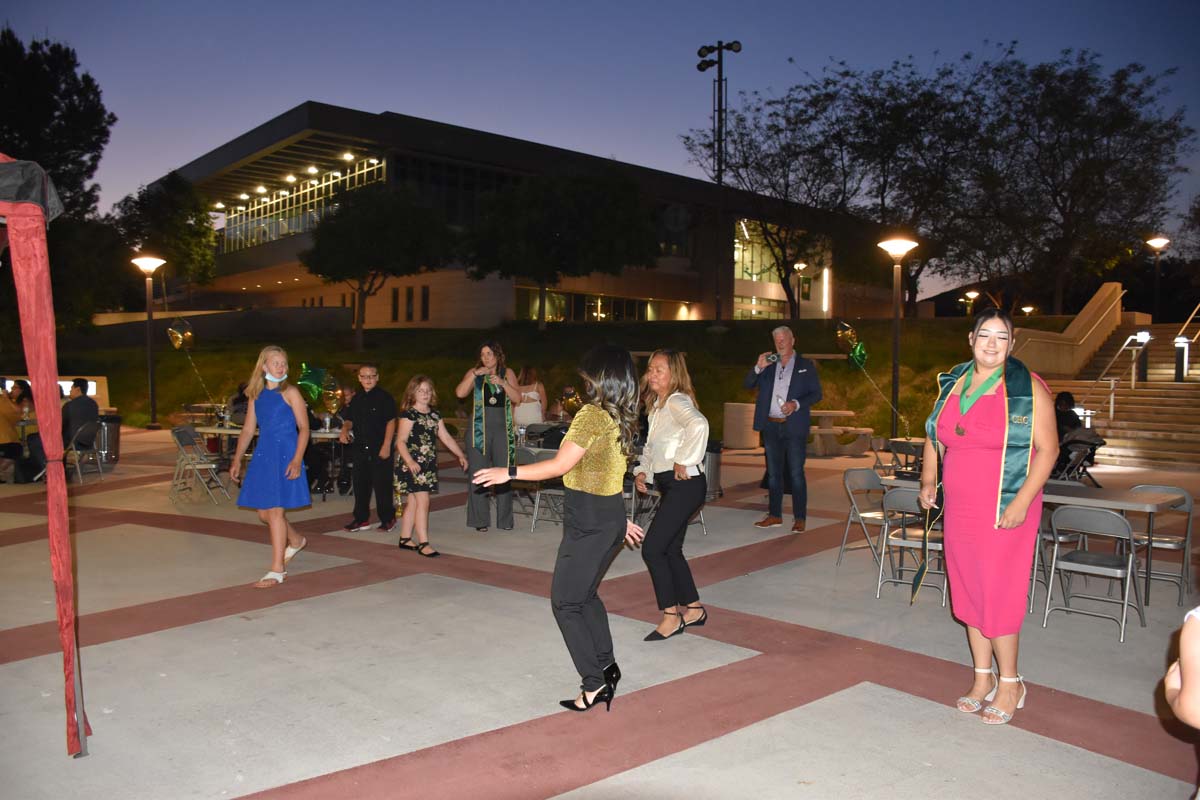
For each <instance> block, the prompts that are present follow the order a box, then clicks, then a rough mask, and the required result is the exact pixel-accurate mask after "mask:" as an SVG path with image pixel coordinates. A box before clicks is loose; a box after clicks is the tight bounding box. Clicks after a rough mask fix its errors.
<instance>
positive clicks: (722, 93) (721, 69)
mask: <svg viewBox="0 0 1200 800" xmlns="http://www.w3.org/2000/svg"><path fill="white" fill-rule="evenodd" d="M726 50H728V51H729V52H731V53H740V52H742V43H741V42H739V41H737V40H734V41H732V42H723V41H721V40H719V39H718V40H717V43H716V44H715V45H713V44H706V45H704V46H703V47H701V48H700V49H699V50H697V51H696V55H697V56H698V57H699V58H700V63H698V64H696V69H697V70H699V71H700V72H704V71H706V70H708V69H710V68H712V67H716V68H717V77H716V79H715V80H714V81H713V121H712V133H713V176H714V177H715V178H716V182H717V225H716V229H717V235H718V236H719V237H721V238H720V239H718V241H717V248H716V251H715V252H716V253H717V259H718V260H717V264H718V266H717V270H718V272H717V275H716V276H715V277H716V280H715V281H714V286H715V288H716V297H715V300H716V304H715V306H714V308H713V317H714V318H715V319H716V320H717V321H718V322H719V321H720V320H721V274H720V270H721V268H722V267H721V261H722V259H721V258H720V254H721V253H723V252H725V245H726V244H727V238H728V237H726V236H725V232H724V231H722V224H723V223H724V219H725V203H724V199H725V196H724V192H722V191H721V187H722V186H724V185H725V105H726V101H727V100H728V99H729V98H728V92H727V90H726V86H725V51H726ZM713 53H716V54H717V57H716V59H712V58H709V56H710V55H712V54H713ZM725 266H728V264H726V265H725Z"/></svg>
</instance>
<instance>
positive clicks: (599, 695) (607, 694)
mask: <svg viewBox="0 0 1200 800" xmlns="http://www.w3.org/2000/svg"><path fill="white" fill-rule="evenodd" d="M579 698H583V707H582V708H580V707H579V706H577V705H575V701H576V700H578V699H579ZM600 701H604V710H605V711H612V701H613V689H612V686H609V685H608V684H605V685H604V686H601V687H600V691H598V692H596V694H595V696H594V697H593V698H592V699H591V701H590V702H589V701H588V698H587V692H580V693H579V697H576V698H573V699H571V700H559V701H558V704H559V705H560V706H562V707H563V708H566V709H569V710H571V711H590V710H591V709H592V708H593V707H594V706H598V705H600Z"/></svg>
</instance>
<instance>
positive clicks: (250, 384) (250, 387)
mask: <svg viewBox="0 0 1200 800" xmlns="http://www.w3.org/2000/svg"><path fill="white" fill-rule="evenodd" d="M275 353H279V355H281V356H283V357H284V358H285V359H286V358H287V351H286V350H284V349H283V348H282V347H279V346H278V345H273V344H269V345H267V346H266V347H264V348H263V349H262V351H261V352H260V353H259V354H258V361H257V362H255V364H254V372H252V373H250V380H248V381H246V398H247V399H249V401H250V402H251V403H253V402H254V401H255V400H256V399H257V398H258V396H259V395H260V394H262V391H263V389H264V388H266V385H267V379H266V377H265V376H264V375H263V369H265V368H266V366H267V359H268V358H270V357H271V356H272V355H274V354H275ZM287 386H288V382H287V381H283V382H281V383H280V384H279V388H280V389H281V390H282V389H286V388H287Z"/></svg>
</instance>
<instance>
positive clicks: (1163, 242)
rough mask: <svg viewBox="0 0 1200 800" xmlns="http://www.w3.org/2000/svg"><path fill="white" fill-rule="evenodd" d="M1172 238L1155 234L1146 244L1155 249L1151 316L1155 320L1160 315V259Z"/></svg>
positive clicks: (1156, 320)
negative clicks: (1152, 311)
mask: <svg viewBox="0 0 1200 800" xmlns="http://www.w3.org/2000/svg"><path fill="white" fill-rule="evenodd" d="M1170 243H1171V240H1170V239H1168V238H1167V237H1165V236H1155V237H1154V238H1153V239H1147V240H1146V244H1148V245H1150V249H1152V250H1153V251H1154V315H1153V316H1152V317H1151V319H1152V320H1154V321H1155V322H1159V321H1160V318H1159V316H1158V308H1159V306H1158V285H1159V282H1160V280H1161V273H1160V271H1159V269H1158V260H1159V258H1160V257H1161V256H1162V251H1163V250H1166V249H1167V245H1169V244H1170Z"/></svg>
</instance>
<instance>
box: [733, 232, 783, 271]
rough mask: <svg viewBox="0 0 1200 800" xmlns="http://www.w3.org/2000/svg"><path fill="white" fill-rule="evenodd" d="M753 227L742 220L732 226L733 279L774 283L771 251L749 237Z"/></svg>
mask: <svg viewBox="0 0 1200 800" xmlns="http://www.w3.org/2000/svg"><path fill="white" fill-rule="evenodd" d="M753 225H754V223H752V222H749V221H748V220H744V219H742V220H738V222H737V224H736V225H735V226H734V239H733V277H734V278H735V279H739V280H746V281H775V280H776V278H775V269H774V266H773V265H772V262H771V251H770V250H768V249H767V247H766V245H764V244H763V243H762V242H761V241H759V240H757V239H756V238H755V237H753V236H751V233H752V231H753V230H754V228H753Z"/></svg>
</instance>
